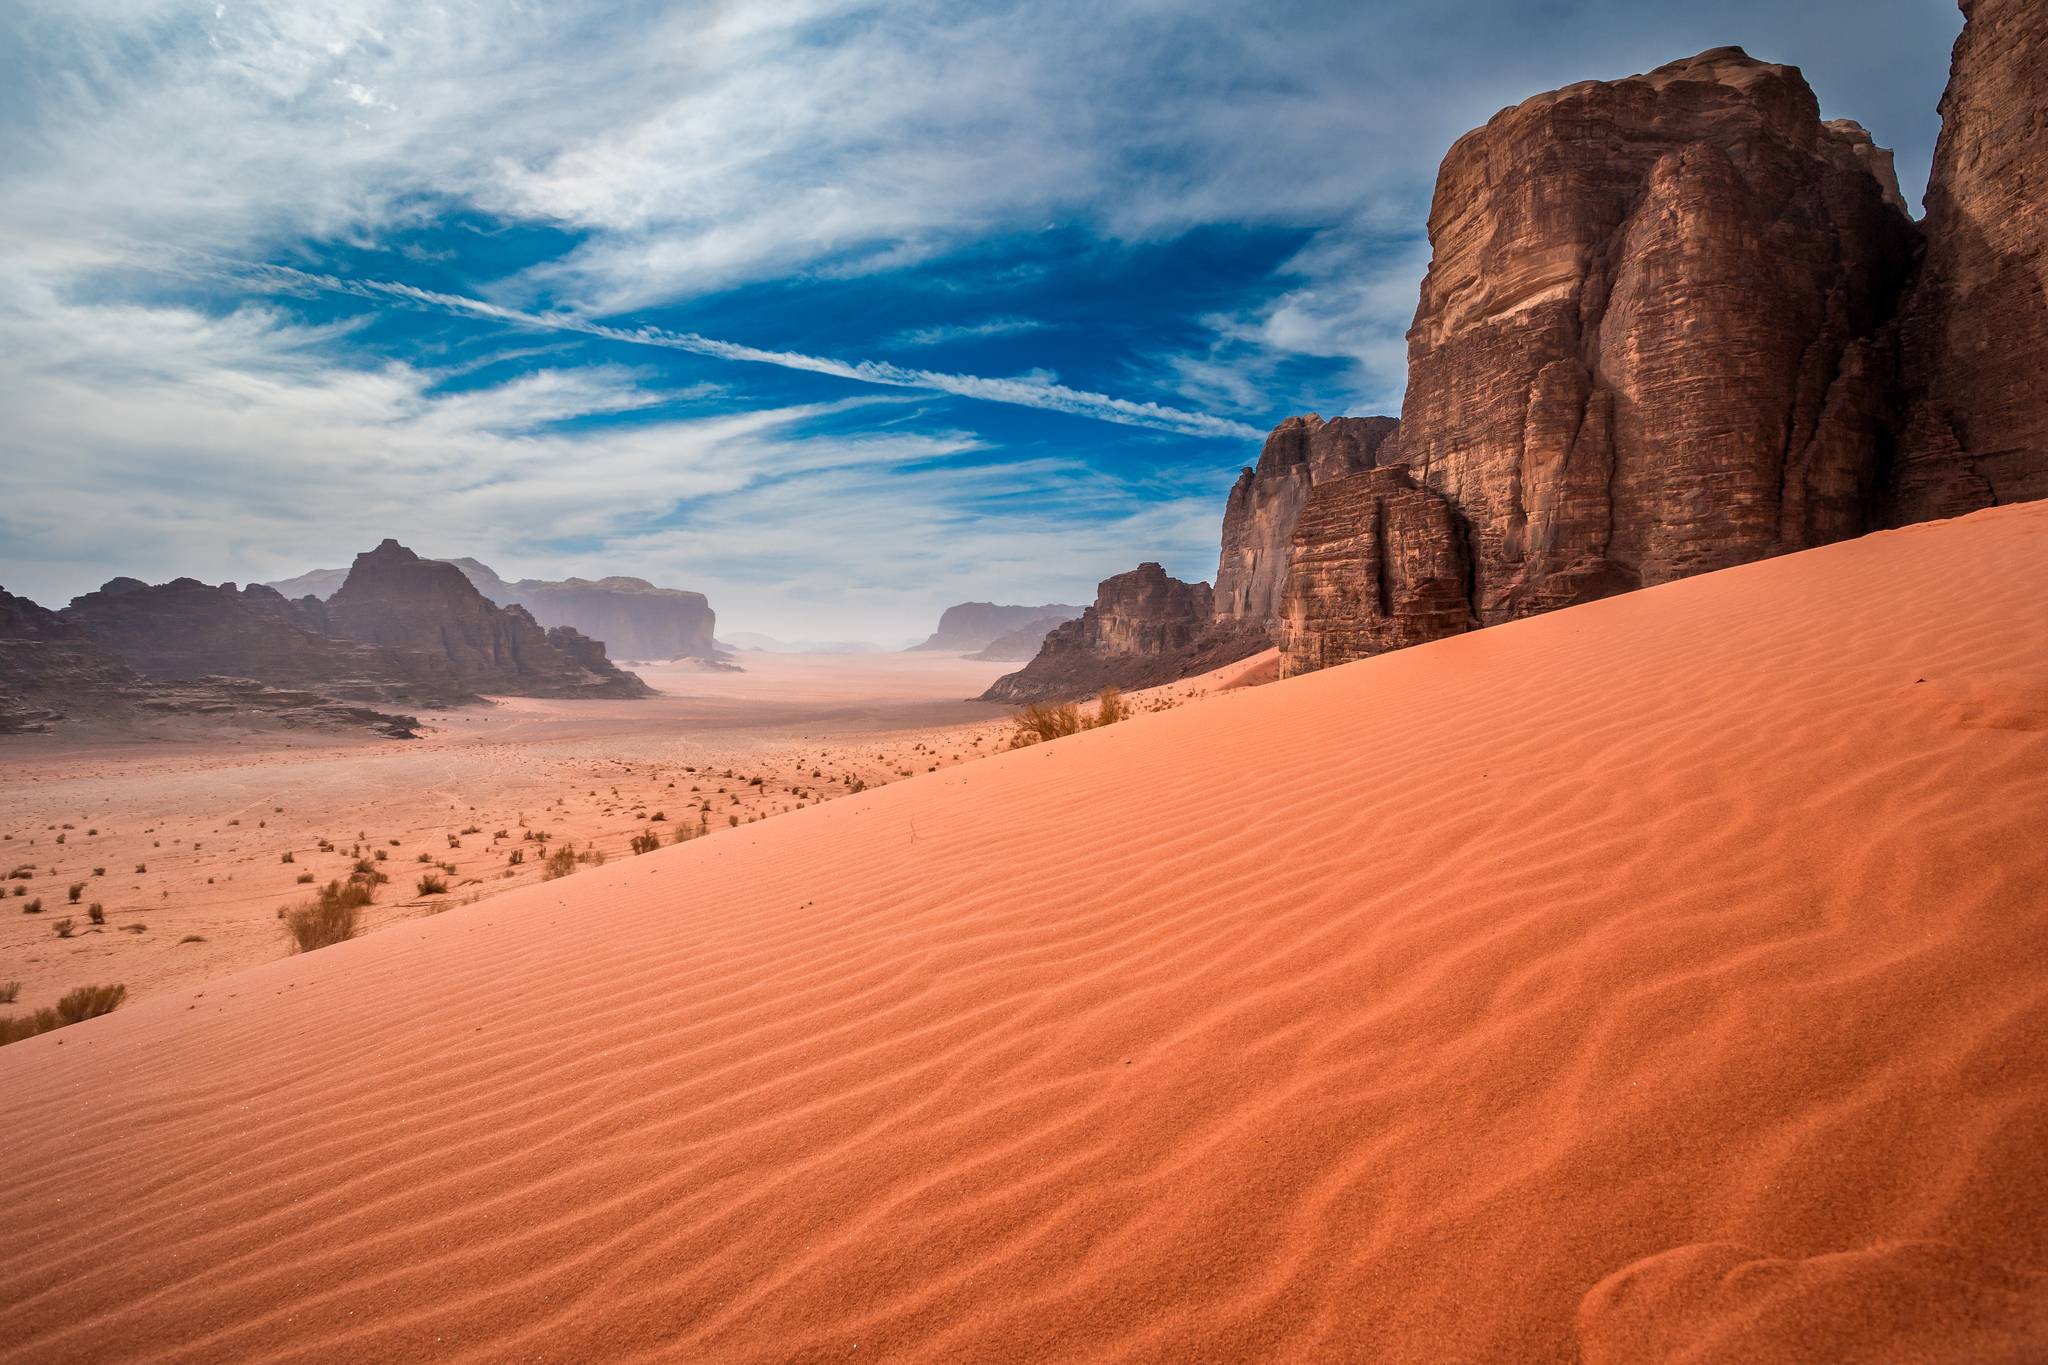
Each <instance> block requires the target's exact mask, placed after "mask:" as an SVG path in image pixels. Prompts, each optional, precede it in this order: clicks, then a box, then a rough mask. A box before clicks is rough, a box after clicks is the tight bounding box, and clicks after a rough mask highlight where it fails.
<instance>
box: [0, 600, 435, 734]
mask: <svg viewBox="0 0 2048 1365" xmlns="http://www.w3.org/2000/svg"><path fill="white" fill-rule="evenodd" d="M65 724H82V725H97V726H100V727H110V728H113V729H116V730H119V731H122V732H126V733H137V732H140V733H142V734H151V733H166V732H168V733H175V734H179V735H189V734H191V733H192V732H193V731H194V729H195V728H199V727H204V728H205V729H207V730H209V731H219V730H228V731H234V730H269V729H278V728H285V729H306V728H316V729H327V730H370V731H372V732H375V733H378V734H383V735H388V736H392V737H394V738H402V739H409V738H411V737H412V733H413V729H414V727H416V726H417V725H418V724H419V721H418V720H417V719H415V718H414V717H412V716H407V715H395V714H391V713H387V712H382V711H377V710H373V709H371V708H370V707H367V706H352V705H349V704H347V703H344V702H339V701H335V700H333V699H331V698H329V697H325V696H320V695H318V694H316V693H313V692H308V691H302V690H293V689H280V688H274V687H270V686H268V685H266V684H264V683H260V682H257V681H254V680H252V679H248V678H232V677H212V676H202V677H198V678H193V679H190V680H186V681H180V682H162V681H153V680H151V679H148V678H145V677H143V676H142V675H141V674H139V673H137V672H136V671H135V670H134V669H133V668H130V667H129V666H128V665H127V664H126V663H125V662H123V661H122V660H121V659H120V658H119V657H118V656H116V655H115V654H114V653H113V652H112V651H110V650H108V649H106V648H104V647H103V646H101V645H99V644H98V643H96V642H95V641H94V640H93V639H92V638H91V637H90V635H89V634H88V633H87V631H86V629H85V627H83V626H81V625H78V624H75V623H74V622H71V621H68V620H66V619H64V618H63V617H62V616H60V615H58V614H57V613H56V612H53V611H49V610H47V609H46V608H43V607H41V606H38V605H37V604H36V603H34V602H31V601H29V600H28V599H27V598H25V597H16V596H14V595H13V594H11V593H8V592H4V591H0V734H20V733H26V732H38V731H46V730H52V729H55V728H57V727H58V726H60V725H65Z"/></svg>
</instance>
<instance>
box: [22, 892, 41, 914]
mask: <svg viewBox="0 0 2048 1365" xmlns="http://www.w3.org/2000/svg"><path fill="white" fill-rule="evenodd" d="M21 913H22V914H24V915H40V914H42V913H43V898H42V897H41V896H37V897H36V898H35V899H34V900H32V901H30V902H29V903H28V904H27V905H24V906H22V907H21Z"/></svg>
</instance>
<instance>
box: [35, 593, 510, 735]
mask: <svg viewBox="0 0 2048 1365" xmlns="http://www.w3.org/2000/svg"><path fill="white" fill-rule="evenodd" d="M324 616H325V611H324V608H322V607H321V604H320V603H318V602H317V601H315V600H313V599H302V601H300V602H298V603H292V602H288V601H286V600H285V598H284V597H282V596H281V595H279V594H278V593H276V592H275V591H273V590H271V589H270V588H266V587H263V586H260V585H251V586H250V587H247V588H241V589H238V588H236V586H235V585H234V584H232V583H223V584H220V585H219V586H217V587H216V586H213V585H211V584H207V583H201V582H199V581H198V580H196V579H191V578H178V579H173V580H172V581H171V582H169V583H159V584H156V585H154V586H152V585H150V584H147V583H143V582H140V581H138V580H136V579H133V578H116V579H113V580H111V581H109V582H108V583H107V584H106V585H105V586H103V587H101V588H100V590H99V591H97V592H91V593H87V594H85V595H84V596H82V597H79V598H76V599H74V600H73V601H72V603H71V605H70V606H68V607H66V608H65V609H64V611H63V613H62V619H63V621H64V622H65V623H66V624H67V625H68V626H70V627H72V628H75V629H76V630H77V631H78V632H79V634H80V635H81V636H82V637H84V638H89V639H90V640H92V641H93V642H94V643H95V644H96V645H98V646H99V647H101V648H102V649H104V650H106V651H108V652H109V653H111V654H112V655H114V656H116V657H118V658H119V659H120V660H121V661H122V662H123V663H124V664H126V665H127V666H128V667H130V668H132V669H134V670H135V671H136V672H137V673H139V674H141V675H142V676H144V677H146V678H151V679H155V680H158V681H164V682H178V681H191V680H194V679H199V678H206V677H230V678H247V679H253V680H255V681H257V682H259V683H262V684H265V685H268V686H272V687H281V688H286V689H292V690H298V691H304V692H310V693H316V694H320V695H324V696H328V697H340V698H347V699H352V700H357V701H365V702H373V703H378V704H383V705H404V706H454V705H459V704H461V703H464V702H470V701H475V700H476V693H475V691H474V689H473V688H471V687H470V686H468V685H467V684H466V683H465V682H464V681H463V679H462V678H461V677H460V676H459V675H458V674H457V672H456V671H455V670H454V669H453V668H451V667H450V666H449V664H448V662H447V661H446V660H445V659H442V658H440V657H439V656H438V655H433V654H427V653H421V652H415V651H411V650H403V649H383V648H377V647H375V646H373V645H369V644H361V643H357V642H355V641H352V640H346V639H336V638H334V637H333V636H331V635H329V634H327V633H325V630H326V628H325V625H324V622H323V620H322V618H323V617H324Z"/></svg>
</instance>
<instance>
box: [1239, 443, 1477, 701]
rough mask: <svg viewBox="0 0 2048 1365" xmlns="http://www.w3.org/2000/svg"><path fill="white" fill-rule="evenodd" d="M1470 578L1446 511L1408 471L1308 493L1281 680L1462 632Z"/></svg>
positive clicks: (1292, 573)
mask: <svg viewBox="0 0 2048 1365" xmlns="http://www.w3.org/2000/svg"><path fill="white" fill-rule="evenodd" d="M1471 569H1472V564H1471V559H1470V556H1469V555H1468V553H1467V551H1466V545H1465V533H1464V528H1463V527H1462V526H1461V525H1460V524H1459V521H1458V517H1457V514H1456V513H1455V512H1454V511H1453V510H1452V508H1451V505H1450V503H1449V502H1448V501H1447V500H1446V499H1445V498H1443V497H1442V496H1441V495H1439V494H1437V493H1433V492H1431V491H1429V490H1428V489H1426V488H1419V487H1417V486H1416V484H1415V482H1414V480H1413V479H1411V478H1410V477H1409V475H1408V471H1407V470H1405V469H1402V468H1400V467H1399V466H1393V467H1389V468H1385V469H1373V470H1368V471H1366V472H1364V473H1360V474H1352V475H1349V476H1347V477H1344V478H1340V479H1331V480H1329V481H1327V482H1324V483H1319V484H1317V485H1316V486H1315V488H1314V490H1313V491H1312V492H1310V494H1309V496H1308V503H1307V505H1306V506H1305V507H1304V508H1303V509H1302V512H1301V517H1300V520H1299V521H1298V523H1297V524H1296V526H1295V530H1294V543H1293V546H1292V557H1291V563H1290V566H1289V570H1288V577H1287V584H1286V590H1285V594H1284V597H1283V601H1282V607H1281V626H1280V649H1281V665H1280V669H1281V674H1282V676H1286V675H1289V674H1294V673H1306V672H1309V671H1311V670H1313V669H1318V668H1328V667H1330V666H1332V665H1334V664H1342V663H1349V662H1351V661H1352V660H1354V659H1363V658H1365V657H1367V656H1368V655H1373V654H1379V653H1383V652H1385V651H1386V650H1390V649H1404V648H1406V647H1407V646H1409V645H1419V644H1423V643H1426V642H1427V641H1430V640H1440V639H1442V638H1444V637H1445V636H1448V635H1456V634H1459V633H1461V632H1463V631H1465V630H1466V629H1468V628H1470V626H1471V625H1472V615H1471V608H1470V605H1469V602H1468V595H1469V593H1470V591H1471Z"/></svg>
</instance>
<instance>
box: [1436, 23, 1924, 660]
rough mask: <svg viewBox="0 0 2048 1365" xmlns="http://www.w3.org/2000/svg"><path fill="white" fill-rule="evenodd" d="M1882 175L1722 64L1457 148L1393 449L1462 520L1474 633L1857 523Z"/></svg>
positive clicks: (1687, 70) (1605, 93)
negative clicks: (1470, 559) (1476, 623)
mask: <svg viewBox="0 0 2048 1365" xmlns="http://www.w3.org/2000/svg"><path fill="white" fill-rule="evenodd" d="M1888 165H1889V162H1888V159H1887V158H1885V157H1883V156H1882V155H1881V154H1879V153H1878V152H1877V151H1876V149H1875V148H1873V147H1872V146H1871V145H1870V141H1869V138H1868V136H1867V135H1866V134H1865V133H1864V132H1863V130H1862V129H1861V128H1858V127H1856V126H1855V125H1854V124H1849V123H1835V124H1823V123H1822V122H1821V119H1820V114H1819V108H1818V105H1817V104H1816V102H1815V100H1814V96H1813V92H1812V91H1811V90H1810V89H1808V87H1807V85H1806V82H1805V80H1804V79H1803V78H1802V77H1801V76H1800V74H1799V72H1798V71H1797V70H1796V69H1794V68H1791V67H1785V66H1775V65H1771V64H1769V63H1765V62H1759V61H1755V60H1753V59H1751V58H1750V57H1749V56H1747V55H1746V54H1745V53H1743V52H1742V51H1741V50H1740V49H1737V48H1721V49H1716V50H1714V51H1711V52H1706V53H1702V54H1701V55H1700V56H1697V57H1694V58H1691V59H1689V60H1686V61H1681V62H1674V63H1672V64H1671V65H1669V66H1664V67H1659V68H1658V69H1657V70H1655V71H1653V72H1651V73H1649V74H1648V75H1644V76H1636V77H1631V78H1628V79H1626V80H1620V81H1586V82H1582V83H1580V84H1577V85H1572V86H1568V87H1566V88H1565V89H1563V90H1559V91H1556V92H1553V93H1551V94H1547V95H1539V96H1537V97H1535V98H1534V99H1530V100H1527V101H1525V102H1524V103H1522V104H1521V105H1518V106H1516V107H1515V108H1512V109H1508V110H1505V111H1503V112H1502V113H1500V114H1498V115H1496V116H1495V117H1494V118H1493V119H1492V120H1491V121H1490V122H1489V123H1487V125H1486V126H1485V127H1483V128H1481V129H1478V130H1477V131H1475V132H1472V133H1469V134H1467V135H1466V136H1465V137H1463V138H1461V139H1459V141H1458V142H1457V143H1456V145H1454V146H1453V147H1452V148H1451V151H1450V153H1449V155H1448V156H1447V157H1446V158H1445V159H1444V163H1443V168H1442V171H1441V173H1440V176H1439V178H1438V182H1437V189H1436V196H1435V200H1434V203H1433V205H1432V207H1431V210H1430V217H1429V235H1430V241H1431V244H1432V246H1433V249H1434V254H1433V257H1432V260H1431V262H1430V267H1429V273H1428V276H1427V277H1426V278H1425V280H1424V281H1423V285H1422V294H1421V300H1420V303H1419V306H1418V307H1417V309H1416V314H1415V322H1414V326H1413V327H1412V329H1411V330H1410V332H1409V335H1408V354H1409V379H1408V392H1407V398H1406V401H1405V403H1404V404H1403V407H1402V415H1401V431H1400V437H1399V444H1400V455H1401V460H1402V462H1403V463H1405V464H1407V465H1408V466H1409V467H1410V468H1411V469H1412V470H1414V471H1415V473H1416V474H1417V476H1418V477H1419V478H1420V479H1421V480H1422V481H1423V482H1424V483H1426V484H1427V486H1428V487H1430V488H1432V489H1434V490H1436V491H1438V492H1439V493H1442V494H1443V495H1444V496H1446V497H1448V498H1449V499H1450V500H1451V501H1452V502H1453V503H1454V504H1455V505H1456V506H1457V509H1458V511H1459V513H1460V514H1461V515H1462V516H1463V518H1464V519H1465V520H1466V522H1467V523H1468V524H1469V525H1470V527H1471V528H1472V540H1473V551H1474V561H1475V562H1474V576H1475V582H1474V592H1475V606H1476V614H1477V615H1478V617H1479V619H1480V620H1482V621H1486V622H1492V621H1499V620H1505V619H1509V618H1512V617H1515V616H1521V615H1527V614H1529V613H1532V612H1537V611H1545V610H1549V609H1551V608H1554V607H1561V606H1568V605H1571V604H1572V603H1575V602H1583V601H1587V600H1590V599H1592V598H1596V597H1600V596H1603V595H1606V594H1608V593H1612V592H1618V591H1622V590H1624V589H1627V588H1632V587H1636V586H1639V585H1642V584H1649V583H1660V582H1664V581H1666V580H1668V579H1673V578H1678V577H1682V576H1684V575H1687V574H1693V573H1701V572H1705V571H1707V570H1710V569H1719V568H1725V567H1727V566H1729V565H1731V564H1738V563H1741V562H1744V561H1746V560H1751V559H1756V558H1759V557H1761V556H1763V555H1768V554H1775V553H1779V552H1782V551H1786V550H1795V549H1800V548H1803V547H1806V546H1810V545H1817V544H1820V543H1822V542H1824V541H1829V540H1836V539H1840V538H1841V537H1844V536H1849V535H1855V534H1858V533H1860V532H1861V531H1863V530H1864V529H1866V527H1867V526H1868V525H1869V524H1871V522H1872V520H1873V517H1874V512H1875V507H1876V499H1877V494H1878V481H1879V478H1880V476H1881V472H1882V470H1883V468H1884V466H1885V463H1886V459H1887V457H1888V454H1889V451H1888V448H1887V447H1888V443H1889V434H1888V433H1889V423H1890V420H1891V406H1890V402H1891V396H1890V393H1889V381H1888V376H1887V372H1886V366H1885V364H1884V359H1883V358H1884V355H1885V352H1886V340H1885V337H1884V336H1883V335H1882V333H1883V329H1884V328H1885V325H1886V324H1887V323H1888V322H1889V321H1890V319H1891V318H1892V316H1893V315H1894V310H1895V308H1896V304H1897V300H1898V297H1899V295H1900V293H1901V290H1902V288H1903V285H1904V283H1905V280H1906V277H1907V274H1908V272H1909V270H1910V269H1911V266H1912V262H1913V255H1914V250H1915V240H1914V232H1913V227H1912V224H1911V223H1910V221H1909V220H1908V219H1907V218H1906V216H1905V214H1904V213H1903V212H1902V211H1901V209H1900V207H1899V197H1898V191H1897V187H1896V186H1895V185H1894V184H1891V183H1890V182H1889V181H1888V180H1887V179H1886V178H1885V172H1886V168H1887V167H1888Z"/></svg>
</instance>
